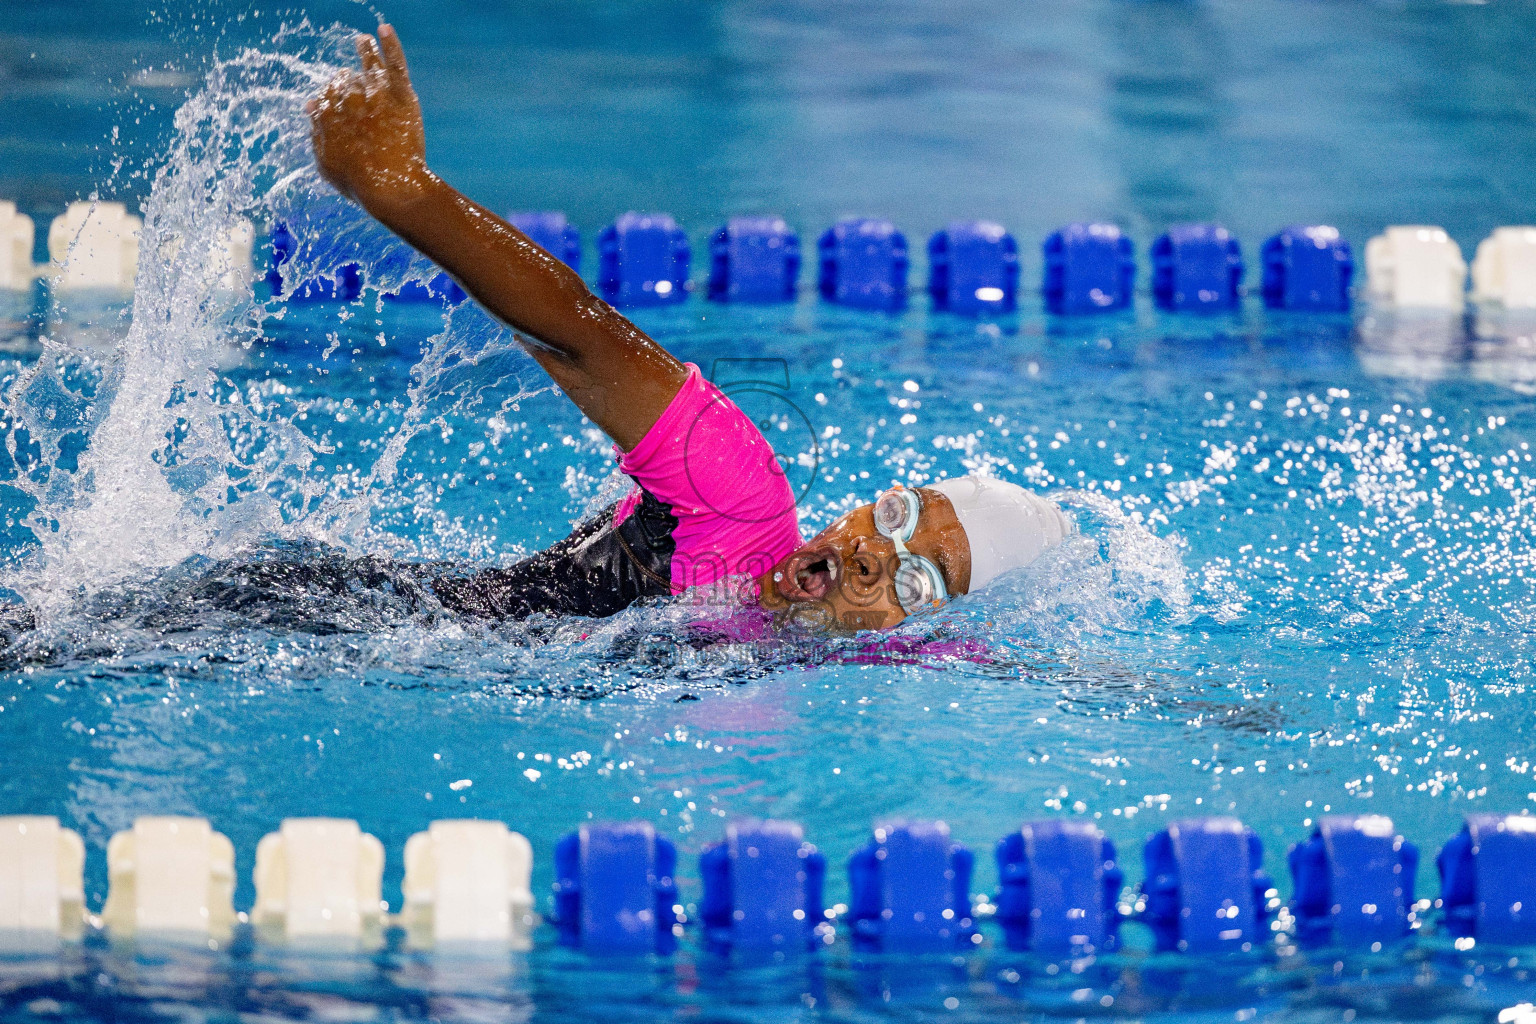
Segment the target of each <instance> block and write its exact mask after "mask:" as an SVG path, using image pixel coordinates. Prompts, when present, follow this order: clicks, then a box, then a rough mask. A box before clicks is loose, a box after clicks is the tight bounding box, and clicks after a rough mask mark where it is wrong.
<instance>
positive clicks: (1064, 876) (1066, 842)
mask: <svg viewBox="0 0 1536 1024" xmlns="http://www.w3.org/2000/svg"><path fill="white" fill-rule="evenodd" d="M1022 831H1023V833H1024V850H1025V853H1026V855H1027V856H1028V858H1029V881H1030V946H1031V948H1033V949H1035V950H1039V951H1042V952H1058V951H1073V950H1081V949H1083V948H1085V947H1088V948H1093V949H1097V948H1099V947H1101V946H1102V945H1103V943H1104V937H1105V934H1106V926H1105V920H1104V836H1103V834H1102V833H1101V832H1100V831H1099V829H1098V827H1097V826H1095V825H1094V824H1093V823H1092V822H1089V821H1057V820H1048V821H1036V822H1031V823H1029V824H1026V825H1025V826H1024V828H1023V829H1022Z"/></svg>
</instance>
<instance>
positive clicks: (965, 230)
mask: <svg viewBox="0 0 1536 1024" xmlns="http://www.w3.org/2000/svg"><path fill="white" fill-rule="evenodd" d="M1018 288H1019V245H1018V243H1017V242H1015V241H1014V239H1013V236H1012V235H1010V234H1009V233H1008V232H1007V231H1006V230H1005V229H1004V228H1003V226H1002V225H1001V224H994V223H992V222H991V221H986V220H975V221H951V222H950V223H949V224H948V225H947V226H946V227H945V228H944V229H943V230H942V231H938V232H935V233H934V235H933V237H932V238H930V239H928V294H929V296H930V297H932V299H933V308H934V309H938V310H943V311H946V312H952V313H968V314H972V315H975V314H978V313H1011V312H1013V310H1014V309H1016V308H1018Z"/></svg>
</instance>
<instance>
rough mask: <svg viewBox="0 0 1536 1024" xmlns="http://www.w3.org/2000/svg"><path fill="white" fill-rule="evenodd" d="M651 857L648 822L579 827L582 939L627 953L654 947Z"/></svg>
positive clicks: (651, 837) (653, 842)
mask: <svg viewBox="0 0 1536 1024" xmlns="http://www.w3.org/2000/svg"><path fill="white" fill-rule="evenodd" d="M655 858H656V833H655V830H654V829H652V828H651V826H650V825H646V824H643V823H634V824H628V825H602V826H592V825H583V826H582V827H581V935H582V945H584V946H586V947H588V948H591V949H600V950H604V951H609V952H625V953H643V952H646V951H648V950H650V949H652V948H654V946H655V943H656V908H655V894H654V893H653V891H652V888H651V865H652V864H654V863H655Z"/></svg>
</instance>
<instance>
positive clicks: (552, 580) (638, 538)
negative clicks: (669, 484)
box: [431, 490, 677, 619]
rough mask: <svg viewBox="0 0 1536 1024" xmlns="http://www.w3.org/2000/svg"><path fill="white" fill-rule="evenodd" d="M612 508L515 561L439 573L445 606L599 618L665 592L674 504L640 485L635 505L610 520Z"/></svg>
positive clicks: (509, 615)
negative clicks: (460, 572) (617, 521)
mask: <svg viewBox="0 0 1536 1024" xmlns="http://www.w3.org/2000/svg"><path fill="white" fill-rule="evenodd" d="M617 507H618V506H617V504H614V505H610V506H609V507H608V508H606V509H604V510H603V511H602V512H600V513H599V514H598V515H596V516H594V517H592V518H591V519H589V520H587V521H586V522H585V523H582V524H580V525H579V526H577V527H576V529H575V530H573V531H572V532H571V535H570V536H569V537H567V538H565V539H564V540H562V541H560V542H559V543H557V544H554V545H552V546H550V547H548V548H546V549H545V550H543V551H540V552H539V553H538V554H536V555H533V556H532V557H530V558H526V559H524V560H523V561H521V562H518V563H516V564H515V565H510V566H508V567H506V568H505V569H487V570H484V571H482V572H477V573H473V574H471V575H467V576H465V575H458V576H455V575H444V576H439V577H437V578H435V579H433V580H432V584H431V585H432V590H433V592H434V593H435V594H436V595H437V599H438V600H439V601H440V602H441V603H442V605H443V607H444V608H447V609H448V610H449V611H453V612H458V613H460V614H466V615H479V616H484V617H486V618H495V619H523V618H527V617H528V616H530V615H535V614H538V613H540V612H544V613H548V614H552V615H583V616H588V617H591V618H602V617H604V616H608V615H614V614H617V613H618V612H621V611H623V610H624V609H625V608H628V607H629V606H630V605H632V604H634V603H635V602H636V601H638V600H639V599H640V598H642V597H663V596H668V595H670V594H671V593H672V586H671V579H672V553H673V551H674V550H675V549H676V547H677V543H676V541H675V540H674V539H673V536H672V531H673V530H675V529H677V517H676V516H674V515H673V514H672V509H671V507H670V506H668V505H666V504H664V503H663V502H661V501H660V500H659V499H657V498H656V497H655V496H654V495H653V494H651V493H650V492H649V491H645V490H642V491H641V497H640V501H639V502H638V503H637V504H636V506H635V509H634V511H633V512H631V513H630V514H629V516H628V517H627V518H626V519H625V520H624V521H623V522H622V523H620V524H619V525H618V526H617V527H615V526H614V525H613V516H614V511H615V510H616V509H617Z"/></svg>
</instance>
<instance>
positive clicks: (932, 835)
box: [848, 821, 975, 953]
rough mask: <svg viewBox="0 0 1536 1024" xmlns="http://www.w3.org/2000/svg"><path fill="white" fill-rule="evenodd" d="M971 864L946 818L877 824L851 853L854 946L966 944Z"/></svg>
mask: <svg viewBox="0 0 1536 1024" xmlns="http://www.w3.org/2000/svg"><path fill="white" fill-rule="evenodd" d="M974 863H975V861H974V858H973V857H972V855H971V851H970V850H968V849H966V848H965V847H964V846H961V845H960V844H959V843H956V842H954V841H953V840H951V839H950V837H949V826H948V825H946V824H944V823H943V822H942V821H925V822H916V821H908V822H897V823H893V824H889V825H880V826H877V827H876V828H875V832H874V836H873V837H872V838H871V839H870V841H869V842H868V843H867V844H865V845H864V846H862V847H860V848H859V849H858V850H857V851H856V852H855V853H854V854H853V856H852V857H850V858H848V890H849V900H848V926H849V930H850V931H851V932H852V933H853V942H854V946H855V948H857V949H861V950H865V951H869V952H900V953H932V952H942V951H944V950H953V949H955V948H956V947H957V946H963V945H965V944H967V943H969V942H970V939H971V936H972V935H973V934H974V931H975V929H974V923H973V922H972V920H971V869H972V868H973V866H974Z"/></svg>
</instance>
